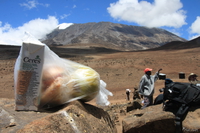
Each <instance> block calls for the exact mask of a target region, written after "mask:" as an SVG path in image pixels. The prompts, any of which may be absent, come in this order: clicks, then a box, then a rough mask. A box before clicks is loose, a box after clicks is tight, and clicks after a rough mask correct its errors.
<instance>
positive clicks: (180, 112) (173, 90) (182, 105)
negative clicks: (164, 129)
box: [163, 82, 200, 133]
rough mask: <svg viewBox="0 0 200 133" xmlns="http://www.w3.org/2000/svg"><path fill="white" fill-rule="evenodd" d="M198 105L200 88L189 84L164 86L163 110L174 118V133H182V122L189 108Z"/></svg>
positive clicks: (175, 83) (199, 103)
mask: <svg viewBox="0 0 200 133" xmlns="http://www.w3.org/2000/svg"><path fill="white" fill-rule="evenodd" d="M194 105H200V87H198V86H196V85H194V84H190V83H180V82H172V83H170V84H167V85H165V88H164V92H163V110H164V111H170V112H172V113H174V115H175V116H176V119H175V124H176V133H182V121H183V120H184V119H185V117H186V115H187V113H188V109H189V107H191V106H194Z"/></svg>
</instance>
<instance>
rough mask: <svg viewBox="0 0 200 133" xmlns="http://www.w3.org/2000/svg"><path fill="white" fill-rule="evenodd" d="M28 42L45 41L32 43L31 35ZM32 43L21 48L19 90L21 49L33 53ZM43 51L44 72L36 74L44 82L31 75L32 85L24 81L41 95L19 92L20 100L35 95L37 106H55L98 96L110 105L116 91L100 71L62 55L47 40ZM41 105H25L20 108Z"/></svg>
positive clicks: (21, 60)
mask: <svg viewBox="0 0 200 133" xmlns="http://www.w3.org/2000/svg"><path fill="white" fill-rule="evenodd" d="M30 36H31V35H30ZM31 38H32V36H31ZM28 42H29V45H28V46H29V47H30V48H31V47H32V45H35V43H40V44H42V43H41V42H39V41H38V42H35V41H34V43H32V42H31V40H30V39H29V41H28ZM42 46H43V44H42ZM29 47H27V50H25V51H20V55H19V57H18V59H17V61H16V65H15V72H14V79H15V81H14V82H15V90H17V89H16V88H17V84H19V76H18V71H19V66H18V65H17V64H18V63H19V62H23V59H22V56H21V53H29V52H30V50H31V49H30V48H29ZM43 55H44V56H43V59H42V61H43V64H42V70H41V71H40V74H38V75H36V76H35V77H37V78H38V80H37V81H40V82H39V83H38V82H37V85H35V86H34V83H35V81H34V80H35V77H33V78H31V81H32V82H31V84H32V85H30V83H29V82H26V83H25V82H24V81H23V82H24V83H25V84H29V87H28V90H29V92H31V91H35V92H37V93H35V94H37V95H34V98H32V95H30V96H28V97H26V98H24V95H22V96H20V97H19V96H18V101H20V100H21V101H23V99H31V100H32V104H33V105H34V106H35V107H37V109H44V108H52V107H55V106H58V105H62V104H65V103H67V102H71V101H74V100H78V99H79V100H81V101H84V102H87V101H90V100H92V99H94V98H96V101H97V104H99V105H102V106H106V105H108V104H109V101H108V95H110V96H112V93H111V92H110V91H108V90H106V83H105V82H104V81H103V80H101V79H100V75H99V74H98V73H97V72H96V71H95V70H93V69H92V68H90V67H88V66H85V65H82V64H79V63H77V62H74V61H71V60H68V59H64V58H60V57H59V56H58V55H57V54H55V53H54V52H53V51H52V50H51V49H50V48H49V47H48V46H47V45H45V44H44V53H43ZM28 65H29V64H28ZM33 65H34V64H33ZM38 72H39V71H38ZM33 86H34V87H33ZM36 87H37V88H36ZM18 89H19V87H18ZM33 89H34V90H33ZM16 104H17V102H16ZM37 109H35V108H30V107H25V108H21V109H17V110H37Z"/></svg>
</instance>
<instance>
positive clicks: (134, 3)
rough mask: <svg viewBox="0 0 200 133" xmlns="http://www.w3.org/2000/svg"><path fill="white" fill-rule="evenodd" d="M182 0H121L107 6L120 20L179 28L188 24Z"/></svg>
mask: <svg viewBox="0 0 200 133" xmlns="http://www.w3.org/2000/svg"><path fill="white" fill-rule="evenodd" d="M182 7H183V5H182V3H181V2H180V0H154V2H153V3H150V2H147V1H140V2H138V0H119V1H118V2H116V3H111V4H110V7H108V8H107V10H108V12H109V14H110V15H111V16H112V17H113V18H114V19H118V20H119V21H121V20H123V21H128V22H135V23H137V24H139V25H141V26H147V27H162V26H167V27H174V28H179V27H181V26H183V25H185V24H186V22H185V19H186V15H185V13H186V12H185V11H184V10H181V8H182Z"/></svg>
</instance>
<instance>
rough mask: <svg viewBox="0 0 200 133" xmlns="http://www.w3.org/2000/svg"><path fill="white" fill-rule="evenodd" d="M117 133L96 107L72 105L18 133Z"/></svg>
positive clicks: (112, 124) (109, 120)
mask: <svg viewBox="0 0 200 133" xmlns="http://www.w3.org/2000/svg"><path fill="white" fill-rule="evenodd" d="M44 131H45V132H49V133H50V132H59V133H84V132H86V133H94V132H95V133H100V132H101V133H116V132H117V129H116V127H115V125H114V123H113V121H112V120H111V118H110V116H109V115H108V113H107V112H105V111H104V110H103V109H101V108H97V107H95V106H92V105H89V104H85V103H80V102H78V101H75V102H72V103H70V104H69V105H68V106H67V107H65V108H64V109H62V110H59V111H58V112H56V113H53V114H50V115H48V116H46V117H43V118H41V119H38V120H35V121H33V122H31V123H29V124H28V125H26V126H25V127H24V128H23V129H21V130H19V131H18V132H17V133H33V132H34V133H41V132H44Z"/></svg>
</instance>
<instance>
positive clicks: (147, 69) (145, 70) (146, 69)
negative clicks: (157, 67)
mask: <svg viewBox="0 0 200 133" xmlns="http://www.w3.org/2000/svg"><path fill="white" fill-rule="evenodd" d="M148 71H152V69H151V68H145V69H144V72H145V73H146V72H148Z"/></svg>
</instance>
